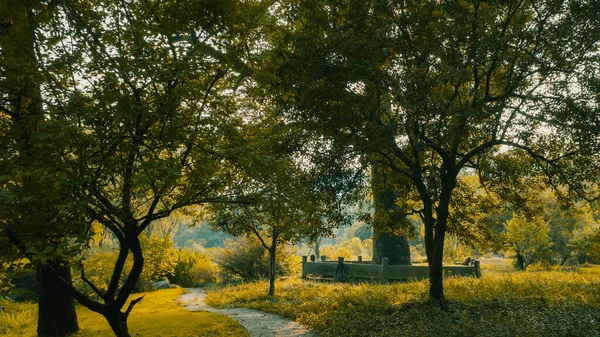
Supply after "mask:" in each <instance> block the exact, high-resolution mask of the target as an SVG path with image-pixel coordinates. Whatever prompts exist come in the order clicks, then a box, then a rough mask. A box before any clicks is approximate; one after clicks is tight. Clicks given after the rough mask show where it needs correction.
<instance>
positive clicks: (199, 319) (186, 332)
mask: <svg viewBox="0 0 600 337" xmlns="http://www.w3.org/2000/svg"><path fill="white" fill-rule="evenodd" d="M182 291H183V289H181V288H176V289H165V290H159V291H155V292H150V293H145V294H136V295H134V296H132V297H134V298H136V297H138V296H139V295H144V299H143V300H142V301H141V302H140V303H139V304H137V305H136V306H135V308H134V310H133V311H132V312H131V315H130V316H129V320H128V325H129V331H130V333H131V334H132V336H138V337H155V336H156V337H158V336H160V337H199V336H210V337H229V336H232V337H233V336H235V337H237V336H249V334H248V332H247V331H246V329H245V328H243V327H242V326H241V325H240V324H239V323H237V322H236V321H234V320H233V319H231V318H228V317H226V316H224V315H219V314H214V313H209V312H204V311H200V312H190V311H188V310H186V309H184V308H182V307H180V306H178V305H177V304H176V303H175V302H174V301H175V300H176V299H177V298H178V297H179V295H181V293H182ZM0 305H4V304H1V303H0ZM77 315H78V319H79V326H80V328H81V331H80V332H79V333H77V334H76V335H75V336H77V337H104V336H114V334H113V333H112V331H111V329H110V327H109V326H108V323H106V320H105V319H104V317H102V316H101V315H99V314H97V313H94V312H92V311H90V310H88V309H86V308H84V307H81V306H78V307H77ZM36 317H37V309H36V305H35V304H34V303H28V304H17V303H10V304H9V306H7V307H6V309H5V311H4V312H3V313H0V335H5V336H35V334H36V333H35V330H36V323H37V321H36ZM3 326H4V327H5V330H4V331H3V330H2V329H3V328H2V327H3Z"/></svg>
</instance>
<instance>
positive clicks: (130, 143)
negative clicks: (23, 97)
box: [34, 0, 267, 336]
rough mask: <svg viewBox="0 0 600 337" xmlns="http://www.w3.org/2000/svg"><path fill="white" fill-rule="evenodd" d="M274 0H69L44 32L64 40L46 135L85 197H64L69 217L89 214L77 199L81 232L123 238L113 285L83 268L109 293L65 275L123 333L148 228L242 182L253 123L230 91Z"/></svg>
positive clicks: (49, 75)
mask: <svg viewBox="0 0 600 337" xmlns="http://www.w3.org/2000/svg"><path fill="white" fill-rule="evenodd" d="M266 6H267V5H265V4H261V3H258V2H244V3H238V2H236V1H213V2H210V3H208V4H206V6H198V5H197V4H195V3H180V2H173V1H169V2H160V1H150V0H149V1H143V2H141V3H137V2H136V3H129V2H125V1H122V2H113V1H99V2H95V3H94V4H90V3H89V2H88V1H75V0H74V1H60V2H58V7H57V10H58V11H59V14H58V15H56V16H55V17H53V18H52V20H50V22H49V23H48V24H46V25H45V26H44V27H43V28H44V29H43V31H41V32H40V33H39V35H43V36H48V37H49V39H52V40H53V41H54V44H52V46H53V47H54V48H53V49H52V50H49V49H46V48H42V47H40V49H39V50H37V51H36V55H39V58H40V59H39V61H38V62H39V67H40V68H42V70H43V73H44V86H43V88H44V91H43V94H42V98H43V99H44V105H45V106H46V111H45V115H46V116H48V119H49V120H51V121H52V128H53V129H52V132H48V133H47V135H46V136H48V137H50V138H49V142H50V143H52V142H56V143H57V144H60V146H59V148H58V150H57V151H56V152H55V155H56V158H59V159H60V165H58V164H57V163H52V165H49V170H52V171H53V172H56V174H57V176H58V177H60V179H61V180H59V183H60V184H59V186H61V187H63V188H65V189H66V190H68V191H74V192H73V193H72V194H74V195H75V196H76V198H74V199H69V198H67V199H66V200H63V202H61V203H58V204H55V205H57V208H58V209H59V210H61V208H63V209H64V211H65V215H71V214H73V215H76V214H77V215H78V214H80V213H75V212H73V211H72V209H71V206H69V205H70V204H71V203H74V204H76V206H78V207H82V208H83V210H84V211H85V212H84V213H82V214H83V216H81V217H79V218H77V219H75V220H77V221H74V222H73V223H72V224H71V227H72V228H89V226H90V223H100V224H101V225H102V226H104V228H105V230H107V231H110V232H111V233H112V234H113V235H114V237H115V238H116V239H117V241H118V243H119V253H118V257H117V260H116V262H115V265H114V270H113V272H112V274H111V277H110V280H109V281H108V287H107V289H106V291H103V290H101V289H99V288H98V287H97V286H96V285H94V284H93V283H92V282H90V281H89V280H88V279H87V278H86V276H85V271H82V274H81V279H82V280H83V281H84V282H85V283H86V284H87V285H88V286H89V288H90V289H91V290H92V291H94V293H95V295H96V296H97V298H99V299H100V300H95V299H93V298H91V297H88V296H86V294H84V293H83V292H81V291H78V290H77V289H76V288H74V287H73V286H72V284H71V282H70V280H69V279H68V278H66V277H62V278H59V280H60V281H61V285H63V286H64V287H66V288H67V289H68V291H69V292H70V293H71V294H72V295H73V296H74V297H75V298H76V299H77V301H78V302H79V303H81V304H82V305H84V306H86V307H87V308H89V309H91V310H92V311H95V312H97V313H100V314H102V315H103V316H104V317H105V318H106V320H107V321H108V323H109V324H110V326H111V328H112V329H113V331H114V333H115V334H116V335H117V336H130V333H129V330H128V327H127V317H128V315H129V313H130V312H131V310H132V309H133V307H134V305H135V304H136V303H138V302H139V301H140V300H141V298H136V299H134V300H132V301H131V302H130V304H129V306H128V307H127V308H125V309H124V310H122V309H123V308H124V307H125V304H126V303H127V300H128V298H129V295H130V294H131V292H132V291H133V289H134V288H135V286H136V284H137V282H138V280H139V277H140V274H141V272H142V269H143V266H144V254H143V251H142V247H141V244H140V235H141V234H142V233H143V232H144V230H145V229H146V228H147V227H148V226H149V225H150V224H151V223H152V222H153V221H155V220H158V219H161V218H164V217H167V216H169V215H170V214H171V213H172V212H174V211H176V210H178V209H181V208H184V207H186V206H189V205H196V204H202V203H210V202H225V201H227V200H229V199H231V198H232V195H234V194H235V191H236V190H237V189H238V187H237V186H236V185H237V183H238V182H239V180H237V179H236V177H237V176H238V171H237V169H236V167H235V166H234V165H233V163H234V162H235V161H238V160H243V158H244V156H243V155H244V153H243V151H242V150H241V149H239V148H238V147H237V145H236V144H238V140H239V139H240V138H241V137H243V136H245V135H242V134H240V133H239V132H237V127H238V126H239V125H241V124H243V122H244V120H243V117H242V116H241V115H233V114H232V112H234V111H235V100H234V99H233V94H232V93H234V92H235V91H236V90H237V88H238V87H239V86H241V84H242V83H243V81H244V79H245V78H246V77H247V76H248V75H249V74H250V73H251V71H250V69H249V67H248V66H247V65H246V64H247V63H248V61H249V60H248V59H249V58H251V57H252V55H248V54H247V53H246V51H247V49H248V48H249V47H252V48H253V43H256V40H255V39H254V37H253V35H252V34H251V32H252V31H253V28H254V27H256V24H257V23H258V22H260V20H257V19H256V18H259V17H261V15H262V14H264V13H265V11H266ZM252 48H250V49H252ZM40 104H41V102H40ZM34 125H35V124H34ZM59 136H62V137H63V138H60V137H59ZM55 137H56V138H55ZM41 190H42V191H44V192H45V193H47V194H50V195H51V194H52V192H53V189H52V188H50V187H49V186H44V188H42V189H41ZM58 196H61V195H60V194H59V195H58ZM34 200H35V201H36V202H43V201H44V200H43V199H38V198H37V197H36V198H34ZM78 210H79V209H78ZM51 228H55V227H54V226H52V227H51ZM77 237H78V238H80V239H81V240H82V241H85V240H86V238H87V237H86V235H85V233H79V235H77ZM45 243H46V246H49V245H50V244H51V242H49V241H46V242H45ZM128 257H132V259H133V263H132V267H131V269H129V270H125V268H124V267H125V262H126V261H127V258H128ZM54 271H56V268H54ZM123 274H124V275H125V276H124V277H122V275H123Z"/></svg>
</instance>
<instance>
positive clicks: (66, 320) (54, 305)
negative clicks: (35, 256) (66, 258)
mask: <svg viewBox="0 0 600 337" xmlns="http://www.w3.org/2000/svg"><path fill="white" fill-rule="evenodd" d="M59 277H62V278H63V279H64V280H65V281H67V282H69V283H70V282H71V266H70V265H69V264H68V263H67V262H55V263H53V264H51V265H50V266H47V267H40V268H38V269H37V281H38V289H39V303H38V327H37V333H38V336H40V337H55V336H65V335H70V334H73V333H75V332H77V331H79V325H78V323H77V312H76V311H75V301H74V300H73V297H71V295H69V293H68V292H67V289H66V288H65V287H64V285H63V284H62V282H61V281H60V279H59Z"/></svg>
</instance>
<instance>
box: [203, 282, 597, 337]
mask: <svg viewBox="0 0 600 337" xmlns="http://www.w3.org/2000/svg"><path fill="white" fill-rule="evenodd" d="M444 286H445V294H446V297H447V299H448V301H449V305H448V308H447V309H446V310H443V309H440V307H436V306H432V305H430V304H429V303H428V299H429V297H428V282H427V281H419V282H410V283H395V284H390V285H376V284H341V283H317V282H311V281H303V280H299V279H290V280H286V281H282V282H279V283H278V288H277V289H276V296H275V297H274V298H269V297H268V296H266V293H267V289H268V288H267V287H268V285H267V283H266V282H258V283H251V284H245V285H241V286H237V287H228V288H223V289H221V290H217V291H213V292H210V293H209V294H208V297H207V302H208V303H209V305H213V306H216V307H237V306H244V307H250V308H256V309H260V310H264V311H269V312H274V313H278V314H281V315H284V316H287V317H290V318H293V319H296V320H298V321H299V322H301V323H303V324H305V325H306V326H308V327H309V328H312V329H314V330H316V331H317V332H319V333H320V335H321V336H322V337H333V336H336V337H338V336H348V337H353V336H435V337H439V336H600V324H599V323H600V277H599V275H598V274H595V275H594V274H591V273H582V272H563V271H540V272H514V273H508V274H506V273H489V274H488V275H484V276H483V277H481V278H479V279H476V278H449V279H446V281H445V283H444Z"/></svg>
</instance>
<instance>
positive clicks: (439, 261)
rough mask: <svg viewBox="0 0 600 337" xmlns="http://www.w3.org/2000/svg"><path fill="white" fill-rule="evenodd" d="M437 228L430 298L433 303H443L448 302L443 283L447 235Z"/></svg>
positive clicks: (430, 272) (434, 241)
mask: <svg viewBox="0 0 600 337" xmlns="http://www.w3.org/2000/svg"><path fill="white" fill-rule="evenodd" d="M438 222H439V219H438ZM437 227H438V226H436V232H435V237H434V239H433V256H432V259H431V262H430V263H429V297H430V298H431V300H432V301H433V302H443V301H445V300H446V297H445V296H444V282H443V277H444V270H443V260H444V238H445V234H446V233H445V231H443V232H442V231H438V230H437Z"/></svg>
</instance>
